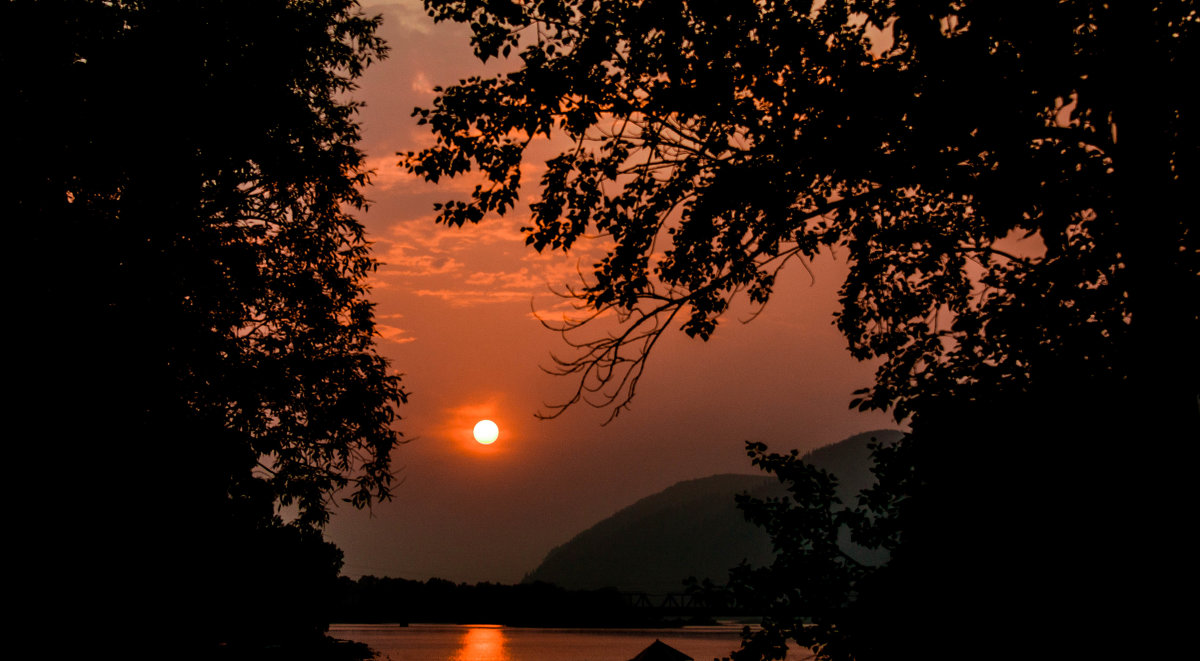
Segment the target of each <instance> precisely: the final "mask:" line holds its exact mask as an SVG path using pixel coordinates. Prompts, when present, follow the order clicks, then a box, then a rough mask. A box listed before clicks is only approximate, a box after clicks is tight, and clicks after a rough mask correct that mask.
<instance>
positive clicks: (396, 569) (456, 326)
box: [328, 0, 895, 582]
mask: <svg viewBox="0 0 1200 661" xmlns="http://www.w3.org/2000/svg"><path fill="white" fill-rule="evenodd" d="M364 5H365V9H366V11H367V12H368V13H372V14H374V13H383V14H384V16H385V19H384V25H383V28H382V31H381V32H382V36H383V37H384V38H385V39H387V40H388V42H389V44H390V46H391V54H390V57H389V58H388V60H386V61H384V62H382V63H380V64H377V65H375V66H373V67H372V68H370V69H368V72H367V75H366V77H365V79H364V80H363V81H362V89H361V90H359V93H358V95H357V96H358V98H359V99H360V100H363V101H366V103H367V104H368V105H367V108H365V109H364V111H363V113H362V115H361V119H362V121H363V124H364V135H365V140H364V142H363V144H362V147H363V148H364V149H365V151H366V152H367V154H368V159H369V161H370V163H371V165H372V167H373V168H374V169H375V170H376V176H375V179H374V185H373V186H372V187H371V188H370V189H369V190H368V191H367V197H368V198H369V199H370V200H372V203H373V204H372V206H371V208H370V210H369V211H368V212H366V213H365V214H362V215H361V218H362V220H363V221H364V222H365V224H366V225H367V228H368V232H369V236H370V238H371V240H372V242H373V244H374V249H375V254H376V256H377V257H378V258H379V259H380V260H382V261H383V262H384V266H383V267H381V268H380V270H379V273H378V275H377V277H376V278H375V279H374V281H373V298H374V300H375V301H376V302H377V308H376V318H377V321H378V324H379V330H380V333H381V335H382V338H381V339H380V349H381V351H382V352H383V354H384V355H385V356H387V357H388V358H389V359H390V360H391V361H392V365H393V367H395V368H396V369H397V370H398V371H400V372H402V373H404V374H405V380H404V382H405V387H406V389H407V390H409V391H411V393H412V397H411V400H410V403H409V404H407V405H406V406H404V407H403V408H402V410H401V411H400V414H401V416H402V417H403V418H404V419H403V420H402V421H401V422H400V423H399V426H400V428H401V430H402V431H403V433H404V434H405V436H406V437H407V438H410V439H413V440H412V441H411V442H410V443H408V444H406V445H404V446H402V447H400V448H399V449H398V450H397V451H396V454H395V465H396V466H397V467H400V468H402V473H401V478H402V479H403V484H401V485H400V486H399V487H398V488H397V489H396V497H395V499H394V500H393V501H391V502H389V503H384V504H382V505H377V506H376V507H375V508H374V509H373V510H372V511H371V512H370V513H367V512H356V511H354V510H352V509H350V508H349V507H348V506H344V507H342V508H340V509H339V510H337V512H336V513H335V515H334V518H333V521H332V523H331V524H330V526H329V529H328V534H329V537H330V538H331V539H332V541H334V542H335V543H337V544H338V545H339V546H340V547H341V548H342V549H343V551H344V552H345V556H346V566H345V569H344V572H345V573H346V574H347V575H349V576H359V575H362V574H374V575H377V576H396V577H403V578H411V579H422V580H423V579H427V578H430V577H433V576H438V577H442V578H446V579H450V580H454V581H469V582H476V581H484V580H488V581H498V582H515V581H519V580H520V579H521V577H522V576H523V575H524V574H525V573H526V572H528V571H530V570H532V569H533V568H534V567H535V566H536V565H537V564H538V563H539V562H540V561H541V559H542V558H543V557H544V556H545V554H546V553H547V552H548V551H549V550H550V549H551V548H553V547H554V546H557V545H559V544H562V543H564V542H566V541H567V540H568V539H570V538H571V537H572V536H573V535H575V534H576V533H578V532H581V531H582V530H583V529H585V528H587V527H588V526H590V525H592V524H593V523H596V522H597V521H599V520H600V519H601V518H603V517H605V516H607V515H609V514H612V513H613V512H614V511H616V510H617V509H620V508H622V507H625V506H626V505H629V504H631V503H633V502H634V501H636V500H637V499H639V498H642V497H644V496H647V495H649V494H651V493H654V492H656V491H659V490H661V489H663V488H665V487H667V486H669V485H671V484H673V483H675V482H677V481H679V480H684V479H690V478H697V477H704V476H707V475H711V474H714V473H724V472H740V473H749V472H754V471H755V469H754V468H753V467H752V466H750V464H749V461H748V460H747V459H746V457H745V454H744V452H743V447H744V441H746V440H755V441H763V442H766V443H767V444H768V445H769V446H771V447H772V448H773V449H776V450H785V449H790V448H793V447H795V448H801V449H802V450H804V449H809V448H813V447H817V446H820V445H824V444H827V443H831V442H834V441H838V440H841V439H842V438H845V437H847V436H850V435H851V434H854V433H858V432H860V431H865V430H870V429H878V428H883V427H895V424H894V423H893V422H892V421H891V419H890V417H889V416H886V415H881V414H871V415H868V414H862V413H856V412H851V411H849V410H847V403H848V401H849V399H850V393H851V391H852V390H854V389H856V388H858V387H862V386H865V385H867V384H869V383H870V381H871V373H872V369H871V367H870V366H869V365H863V364H859V363H857V362H855V361H854V360H853V359H852V358H850V357H849V355H848V354H847V353H846V351H845V343H844V341H843V340H842V339H841V337H840V335H839V334H838V333H837V331H836V329H835V328H834V327H833V326H832V321H833V317H832V313H833V310H834V307H835V304H836V291H837V286H838V285H839V284H840V282H841V277H842V274H843V272H844V265H843V264H841V263H840V262H837V261H835V260H833V259H825V260H823V261H820V262H818V263H817V264H814V265H813V266H814V272H815V275H816V279H815V283H813V282H812V280H810V278H809V275H808V273H806V272H805V271H804V269H803V268H801V267H800V266H799V265H794V266H793V267H790V268H791V270H790V271H786V270H785V271H784V273H783V274H781V276H780V281H779V285H778V288H777V294H776V296H775V298H774V299H773V300H772V302H771V303H770V305H769V306H768V307H767V309H766V310H765V312H764V313H763V314H762V315H761V316H759V317H758V318H757V319H756V320H755V321H754V322H753V323H750V324H746V325H743V324H739V323H738V322H737V320H738V319H739V318H745V317H746V316H748V313H749V310H748V309H746V308H742V309H740V310H737V311H735V314H733V315H731V316H730V317H728V318H727V319H726V320H725V322H724V323H723V324H722V326H721V327H720V328H719V329H718V331H717V333H716V334H715V336H714V337H713V339H712V340H710V341H709V342H707V343H702V342H699V341H696V340H691V339H689V338H687V337H686V336H685V335H683V334H682V333H677V332H674V333H669V334H668V335H666V336H664V338H663V340H662V341H661V342H660V343H659V346H658V347H657V348H656V349H655V353H654V355H653V356H652V357H651V359H650V362H649V366H648V368H647V371H646V374H645V376H644V378H643V379H642V381H641V384H640V385H639V389H638V396H637V399H636V400H635V401H634V403H633V409H632V410H631V411H627V412H624V413H622V414H621V415H620V417H618V418H617V419H616V420H615V421H613V422H612V423H611V424H609V425H607V426H601V423H603V422H604V420H605V419H606V417H607V415H608V413H607V411H597V410H594V409H589V408H584V407H580V408H575V409H572V410H569V411H568V412H567V413H566V414H564V415H563V416H562V417H561V418H559V419H556V420H552V421H539V420H536V419H535V418H534V416H533V414H534V413H535V412H536V411H538V410H539V409H540V408H541V407H542V404H543V403H545V402H550V403H554V402H558V401H561V400H563V399H565V398H566V397H568V396H569V395H570V393H571V392H572V391H573V389H574V386H575V384H574V382H572V381H569V380H568V378H567V377H553V376H549V375H546V374H544V373H543V372H542V371H541V369H540V366H549V365H550V364H551V362H550V353H551V352H552V351H553V352H559V353H562V352H566V351H568V347H566V345H564V344H563V342H562V340H561V339H560V338H559V337H558V335H556V334H555V333H553V332H550V331H548V330H546V329H544V328H543V327H542V326H541V325H540V324H539V323H538V322H537V320H536V319H535V318H534V317H533V316H532V314H531V310H532V309H536V310H541V311H553V310H556V309H560V308H561V307H562V301H561V300H559V299H557V298H556V297H555V296H553V295H552V294H550V293H549V289H548V288H549V287H550V286H554V287H558V288H561V287H562V285H564V284H569V283H572V282H573V279H574V278H575V277H576V276H575V267H576V264H577V262H579V261H582V263H583V264H584V265H585V266H586V265H588V264H590V263H591V262H592V261H593V260H592V259H591V258H589V256H588V255H587V254H586V252H579V253H576V254H572V255H569V256H564V255H563V254H561V253H554V254H549V255H538V254H537V253H535V252H533V251H532V250H531V249H529V248H527V247H526V246H525V245H524V237H523V236H522V235H521V233H520V232H519V231H518V229H517V228H518V227H520V226H521V225H522V224H525V218H526V217H527V213H528V210H527V209H525V208H523V207H519V208H518V209H517V210H516V212H514V213H513V214H511V215H510V216H509V217H506V218H491V219H488V220H485V221H484V222H483V223H481V224H480V225H478V226H475V227H465V228H461V229H452V228H446V227H443V226H439V225H435V224H434V222H433V217H434V213H433V209H432V205H433V202H435V201H438V200H445V199H450V198H451V197H453V195H454V192H455V190H456V188H457V189H458V190H462V189H464V188H468V187H469V186H468V184H467V183H466V182H458V181H452V182H448V183H444V184H443V185H442V186H440V187H437V188H435V187H433V186H429V185H427V184H424V183H422V182H420V181H417V180H415V179H414V178H413V177H411V176H410V175H408V174H406V173H404V171H403V170H401V169H400V168H399V167H397V166H396V163H397V161H398V158H397V157H396V156H395V153H396V152H398V151H408V150H415V149H419V148H421V147H423V146H425V145H428V144H430V143H431V142H432V139H431V138H430V136H429V135H428V134H427V133H426V132H425V130H424V129H423V127H418V126H417V125H416V122H415V121H414V120H413V119H412V118H411V117H410V113H411V112H412V109H413V107H414V106H418V105H419V106H428V105H430V104H431V102H432V99H433V92H432V88H433V86H434V85H450V84H453V83H455V82H457V81H458V80H459V79H460V78H464V77H466V76H468V75H471V74H473V73H479V72H482V71H483V68H482V66H481V65H479V64H478V63H477V62H476V61H475V60H474V59H473V58H472V56H471V53H470V49H469V47H468V41H467V39H468V37H467V33H466V31H465V30H464V29H462V28H460V27H459V26H447V25H444V24H443V25H437V26H435V25H433V23H432V20H431V19H429V18H428V17H426V16H425V14H424V12H423V11H422V10H421V7H420V0H390V1H389V2H386V3H379V4H376V3H373V2H371V0H366V1H365V2H364ZM492 70H493V71H496V70H499V69H498V68H495V67H493V68H492ZM539 171H540V163H538V162H536V161H535V162H532V163H529V164H527V165H526V168H525V176H526V178H527V179H528V180H529V181H530V182H536V181H537V177H538V175H539ZM535 192H536V191H535V189H534V188H533V187H532V186H530V187H527V188H526V189H525V198H526V201H529V200H530V199H531V196H532V195H533V194H534V193H535ZM598 249H599V247H598V246H595V247H592V248H591V250H592V251H593V252H595V251H596V250H598ZM584 250H585V251H586V250H588V247H586V246H585V247H584ZM556 306H557V307H556ZM481 418H490V419H492V420H495V421H496V422H497V423H498V424H499V426H500V439H499V440H498V441H497V442H496V443H495V444H493V445H491V446H487V447H484V446H480V445H478V444H476V443H475V442H474V441H473V440H472V439H471V428H472V426H473V425H474V424H475V422H477V421H478V420H479V419H481Z"/></svg>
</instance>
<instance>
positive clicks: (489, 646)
mask: <svg viewBox="0 0 1200 661" xmlns="http://www.w3.org/2000/svg"><path fill="white" fill-rule="evenodd" d="M504 643H505V639H504V630H503V629H501V628H500V627H499V626H473V627H470V628H468V629H467V630H466V631H465V632H463V635H462V639H461V640H460V641H459V643H458V652H457V653H456V654H455V655H454V657H453V661H510V658H511V657H509V656H508V650H506V649H504Z"/></svg>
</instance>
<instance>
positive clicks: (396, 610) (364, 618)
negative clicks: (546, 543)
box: [332, 576, 686, 627]
mask: <svg viewBox="0 0 1200 661" xmlns="http://www.w3.org/2000/svg"><path fill="white" fill-rule="evenodd" d="M332 620H333V621H334V622H375V623H383V622H397V623H402V624H408V623H417V622H444V623H454V624H504V625H509V626H536V627H632V626H663V625H669V624H683V623H686V621H685V620H684V619H679V618H678V617H675V618H672V619H667V618H666V617H664V611H662V610H659V609H653V608H645V607H644V606H639V605H637V604H636V603H635V601H634V600H633V599H631V598H630V597H629V596H628V595H626V594H623V593H621V592H619V591H618V590H617V589H616V588H603V589H598V590H568V589H566V588H562V587H559V586H557V585H553V584H550V583H544V582H540V581H539V582H535V583H521V584H517V585H503V584H499V583H476V584H475V585H471V584H468V583H454V582H452V581H447V580H445V579H440V578H432V579H429V580H428V581H423V582H422V581H413V580H407V579H403V578H379V577H375V576H363V577H362V578H359V579H358V580H353V579H350V578H347V577H344V576H343V577H342V578H340V579H339V583H338V586H337V590H336V593H335V598H334V602H333V613H332Z"/></svg>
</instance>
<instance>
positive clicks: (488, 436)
mask: <svg viewBox="0 0 1200 661" xmlns="http://www.w3.org/2000/svg"><path fill="white" fill-rule="evenodd" d="M499 436H500V428H499V427H497V426H496V423H494V422H492V421H491V420H480V421H479V422H477V423H475V440H476V441H479V443H480V444H481V445H491V444H492V443H495V442H496V438H498V437H499Z"/></svg>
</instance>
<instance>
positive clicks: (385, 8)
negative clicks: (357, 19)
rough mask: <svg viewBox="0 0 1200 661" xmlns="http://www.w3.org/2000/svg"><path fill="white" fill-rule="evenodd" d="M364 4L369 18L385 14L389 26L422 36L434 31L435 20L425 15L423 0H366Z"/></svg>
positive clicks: (364, 9)
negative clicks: (395, 26)
mask: <svg viewBox="0 0 1200 661" xmlns="http://www.w3.org/2000/svg"><path fill="white" fill-rule="evenodd" d="M362 4H363V12H364V13H366V14H367V15H368V16H373V15H375V14H378V13H383V14H384V16H385V18H384V20H386V21H387V22H388V23H389V24H393V25H399V26H401V27H403V28H404V29H406V30H411V31H413V32H419V33H421V34H429V33H430V32H432V31H433V19H432V18H430V17H429V16H428V15H427V14H426V13H425V8H424V7H423V6H422V5H421V0H366V2H364V3H362Z"/></svg>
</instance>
